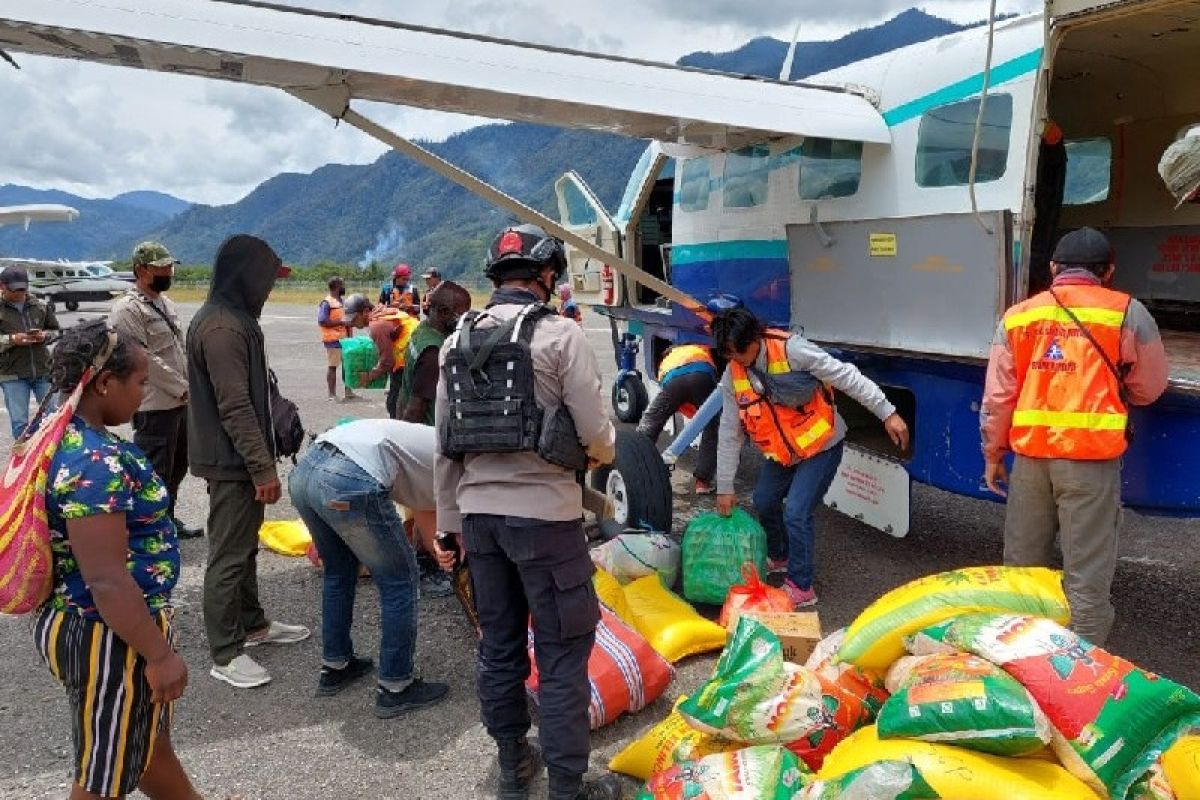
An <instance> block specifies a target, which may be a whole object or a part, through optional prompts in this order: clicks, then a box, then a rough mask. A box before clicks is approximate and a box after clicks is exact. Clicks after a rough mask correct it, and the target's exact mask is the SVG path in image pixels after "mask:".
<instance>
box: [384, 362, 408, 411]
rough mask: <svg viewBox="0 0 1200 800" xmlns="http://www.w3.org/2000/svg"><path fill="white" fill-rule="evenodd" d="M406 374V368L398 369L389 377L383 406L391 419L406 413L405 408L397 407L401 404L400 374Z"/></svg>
mask: <svg viewBox="0 0 1200 800" xmlns="http://www.w3.org/2000/svg"><path fill="white" fill-rule="evenodd" d="M403 374H404V370H402V369H400V370H396V371H395V372H393V373H392V374H391V375H390V376H389V377H388V388H387V398H386V399H385V400H384V402H383V407H384V408H386V409H387V415H388V417H390V418H391V419H400V418H401V417H402V416H403V415H404V409H403V408H397V406H398V405H399V404H400V376H401V375H403Z"/></svg>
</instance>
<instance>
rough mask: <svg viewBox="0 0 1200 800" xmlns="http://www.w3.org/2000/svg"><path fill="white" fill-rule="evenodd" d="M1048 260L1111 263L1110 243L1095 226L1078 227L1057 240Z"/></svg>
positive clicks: (1077, 262)
mask: <svg viewBox="0 0 1200 800" xmlns="http://www.w3.org/2000/svg"><path fill="white" fill-rule="evenodd" d="M1050 260H1051V261H1053V262H1055V263H1056V264H1111V263H1112V262H1113V249H1112V245H1111V244H1109V242H1108V237H1107V236H1105V235H1104V234H1103V233H1101V232H1100V231H1098V230H1096V229H1095V228H1080V229H1079V230H1077V231H1071V232H1070V233H1068V234H1067V235H1066V236H1064V237H1062V238H1061V239H1059V240H1058V246H1057V247H1055V248H1054V255H1053V256H1051V257H1050Z"/></svg>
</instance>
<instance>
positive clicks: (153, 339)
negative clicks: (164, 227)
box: [108, 242, 204, 539]
mask: <svg viewBox="0 0 1200 800" xmlns="http://www.w3.org/2000/svg"><path fill="white" fill-rule="evenodd" d="M131 263H132V266H133V278H134V285H133V288H132V289H130V290H129V291H128V292H126V293H125V294H124V295H122V296H121V297H119V298H117V300H116V301H115V302H114V303H113V306H112V310H111V311H109V313H108V324H109V325H111V326H112V327H113V328H115V329H116V330H118V331H120V332H121V333H123V334H125V335H127V336H129V337H130V338H131V339H133V340H134V341H136V342H137V343H138V344H140V345H141V346H142V349H144V350H145V351H146V355H147V357H148V359H149V362H150V379H149V382H148V383H147V384H146V393H145V396H144V397H143V398H142V406H141V408H139V409H138V412H137V413H136V414H134V415H133V443H134V444H136V445H137V446H138V447H140V448H141V450H142V452H143V453H145V454H146V457H147V458H149V459H150V463H151V464H153V465H154V469H155V471H156V472H158V474H159V476H160V477H161V478H162V479H163V482H164V483H166V485H167V492H168V494H169V495H170V505H169V506H168V509H167V511H168V513H169V514H170V517H171V520H172V521H173V522H174V523H175V532H176V533H177V534H178V535H179V538H180V539H194V538H196V537H198V536H202V535H203V534H204V529H203V528H189V527H187V526H186V525H184V524H183V523H182V522H180V521H179V518H178V517H176V516H175V500H176V497H177V496H178V494H179V485H180V484H181V483H183V478H184V476H185V475H187V470H188V446H187V400H188V382H187V354H186V353H185V352H184V348H183V329H182V328H180V326H179V314H178V312H177V311H176V309H175V304H174V303H173V302H171V300H170V298H168V297H167V295H166V292H167V290H168V289H170V288H171V278H172V277H173V276H174V274H175V265H176V264H178V263H179V262H178V260H176V259H175V258H174V257H172V256H171V253H170V252H169V251H168V250H167V248H166V247H164V246H163V245H161V244H159V243H158V242H142V243H141V244H139V245H138V246H137V247H135V248H134V249H133V258H132V260H131Z"/></svg>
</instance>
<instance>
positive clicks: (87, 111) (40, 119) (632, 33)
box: [0, 0, 1041, 203]
mask: <svg viewBox="0 0 1200 800" xmlns="http://www.w3.org/2000/svg"><path fill="white" fill-rule="evenodd" d="M199 1H200V0H197V2H199ZM276 1H277V2H284V3H287V4H289V5H296V6H309V7H315V8H323V9H329V10H337V11H344V12H349V13H356V14H362V15H366V16H373V17H380V18H390V19H396V20H400V21H403V22H408V23H412V24H417V25H428V26H433V27H439V28H449V29H452V30H461V31H468V32H472V33H479V34H486V35H491V36H498V37H503V38H511V39H519V40H524V41H533V42H540V43H546V44H553V45H558V46H562V47H571V48H577V49H583V50H590V51H595V52H604V53H614V54H619V55H627V56H633V57H638V58H646V59H652V60H658V61H668V62H670V61H674V60H675V59H677V58H679V57H680V56H681V55H683V54H685V53H689V52H692V51H696V50H711V51H722V50H729V49H733V48H735V47H738V46H739V45H741V44H743V43H744V42H745V41H746V40H748V39H751V38H753V37H755V36H774V37H776V38H779V39H785V40H788V39H790V38H791V35H792V31H793V29H794V27H795V26H796V24H797V23H799V24H800V25H801V26H802V28H801V35H800V38H801V39H802V40H822V39H832V38H836V37H837V36H840V35H841V34H843V33H846V32H847V31H850V30H853V29H855V28H859V27H862V26H864V25H868V24H873V23H877V22H880V21H882V20H884V19H887V18H889V17H890V16H892V15H893V14H895V13H897V12H899V11H902V10H904V9H905V8H908V7H909V6H911V5H913V4H914V3H913V2H912V0H907V1H906V0H838V2H829V0H751V2H745V0H687V2H683V0H571V2H569V3H563V2H555V1H554V0H510V1H509V2H495V0H456V1H455V2H446V0H434V1H433V2H431V1H430V0H426V2H421V3H418V2H413V1H412V0H276ZM917 5H918V6H919V7H921V8H923V9H924V10H925V11H927V12H928V13H931V14H936V15H938V16H942V17H946V18H949V19H954V20H956V21H959V22H967V21H974V20H979V19H982V18H984V17H986V15H987V8H988V3H987V2H986V1H985V0H932V2H924V3H917ZM1040 6H1041V3H1040V2H1037V0H1000V2H999V9H1000V11H1002V12H1003V11H1015V12H1027V11H1029V10H1032V9H1036V8H1039V7H1040ZM831 9H832V11H831ZM831 14H832V15H831ZM16 58H17V60H18V61H19V63H20V64H21V67H22V69H21V70H20V71H17V70H13V69H12V68H11V67H9V66H8V65H7V64H4V63H2V62H0V108H3V109H5V110H6V112H8V113H6V114H5V117H6V125H5V128H6V130H5V134H4V139H5V140H4V146H3V147H2V148H0V184H3V183H16V184H23V185H27V186H35V187H38V188H56V189H63V190H66V191H70V192H74V193H76V194H80V195H84V196H87V197H109V196H112V195H114V194H118V193H120V192H124V191H129V190H132V189H157V190H160V191H165V192H169V193H171V194H174V195H176V196H178V197H182V198H184V199H187V200H191V201H196V202H205V203H229V202H233V201H236V200H237V199H239V198H241V197H242V196H244V195H245V194H246V193H247V192H248V191H250V190H251V189H253V188H254V186H256V185H257V184H259V183H260V182H262V181H263V180H265V179H266V178H268V177H270V176H272V175H274V174H277V173H279V172H285V171H291V172H308V171H311V170H313V169H315V168H316V167H318V166H320V165H322V164H325V163H329V162H342V163H365V162H369V161H373V160H374V159H375V158H377V157H378V156H379V154H380V153H381V152H382V150H383V148H382V146H381V145H379V144H377V143H376V142H374V141H373V140H371V139H369V138H367V137H366V136H364V135H362V134H360V133H358V132H357V131H353V130H348V129H340V130H335V129H334V128H333V125H332V123H331V122H330V120H329V119H328V118H326V117H324V116H322V115H320V114H318V113H316V112H314V111H313V110H312V109H310V108H309V107H308V106H305V105H303V104H301V103H300V102H299V101H297V100H294V99H292V98H290V97H288V96H287V95H285V94H283V93H282V92H279V91H277V90H273V89H267V88H260V87H251V86H241V85H237V84H230V83H220V82H217V81H207V80H203V79H198V78H190V77H183V76H171V75H163V74H157V73H150V72H142V71H139V70H130V69H121V68H115V67H104V66H99V65H92V64H79V63H75V62H68V61H59V60H55V59H42V58H36V57H33V56H22V55H19V54H18V55H17V56H16ZM371 113H372V115H373V116H376V117H377V118H379V119H380V121H382V122H385V123H386V124H389V125H390V126H392V127H394V128H395V129H397V130H399V131H400V132H401V133H403V134H405V135H407V136H410V137H417V138H426V139H434V140H440V139H443V138H445V137H446V136H448V135H450V134H452V133H454V132H456V131H460V130H463V129H464V128H467V127H470V126H472V125H474V124H478V122H479V120H475V119H472V118H469V117H461V116H455V115H448V114H438V113H434V112H427V111H416V110H405V109H400V108H395V107H381V108H377V109H372V112H371Z"/></svg>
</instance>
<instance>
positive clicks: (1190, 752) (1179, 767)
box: [1162, 736, 1200, 800]
mask: <svg viewBox="0 0 1200 800" xmlns="http://www.w3.org/2000/svg"><path fill="white" fill-rule="evenodd" d="M1162 765H1163V771H1164V772H1166V773H1167V783H1169V784H1171V789H1172V790H1173V791H1174V792H1175V796H1176V797H1177V798H1179V800H1200V736H1184V737H1182V738H1181V739H1180V740H1179V741H1177V742H1176V743H1175V744H1173V745H1172V746H1171V748H1170V749H1169V750H1167V752H1165V753H1163V757H1162Z"/></svg>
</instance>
